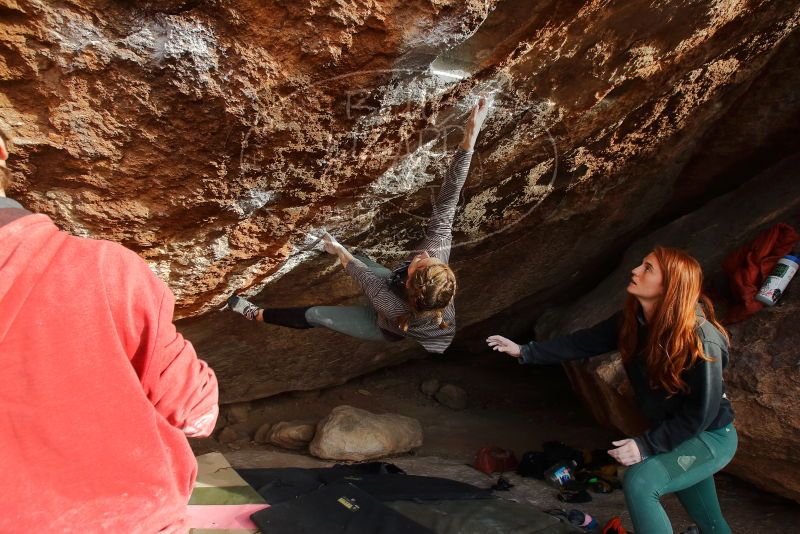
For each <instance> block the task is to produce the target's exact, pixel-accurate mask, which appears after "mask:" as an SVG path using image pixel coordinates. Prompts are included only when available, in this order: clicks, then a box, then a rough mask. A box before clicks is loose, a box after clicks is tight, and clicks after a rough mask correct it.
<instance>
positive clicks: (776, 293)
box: [756, 256, 800, 306]
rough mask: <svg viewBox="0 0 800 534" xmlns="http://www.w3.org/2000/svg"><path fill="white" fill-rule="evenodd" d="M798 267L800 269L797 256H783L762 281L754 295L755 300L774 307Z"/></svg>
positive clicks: (799, 259) (799, 260)
mask: <svg viewBox="0 0 800 534" xmlns="http://www.w3.org/2000/svg"><path fill="white" fill-rule="evenodd" d="M798 267H800V258H798V257H797V256H784V257H783V258H781V259H780V260H778V263H777V264H776V265H775V268H774V269H773V270H772V272H771V273H770V275H769V276H768V277H767V279H766V280H764V284H763V285H762V286H761V290H760V291H759V292H758V295H756V300H757V301H759V302H762V303H764V304H766V305H767V306H774V305H775V304H776V303H777V302H778V299H779V298H781V294H783V291H784V289H786V286H787V285H789V280H791V279H792V277H793V276H794V273H796V272H797V269H798Z"/></svg>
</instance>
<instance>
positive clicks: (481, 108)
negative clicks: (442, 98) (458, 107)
mask: <svg viewBox="0 0 800 534" xmlns="http://www.w3.org/2000/svg"><path fill="white" fill-rule="evenodd" d="M488 112H489V100H488V99H487V98H486V97H485V96H481V97H480V98H479V99H478V103H477V104H475V105H474V106H472V109H471V110H470V113H469V118H468V119H467V124H466V125H465V127H464V139H463V140H462V141H461V148H462V149H464V150H472V149H473V148H474V147H475V141H477V139H478V134H479V133H480V132H481V128H482V127H483V121H485V120H486V114H487V113H488Z"/></svg>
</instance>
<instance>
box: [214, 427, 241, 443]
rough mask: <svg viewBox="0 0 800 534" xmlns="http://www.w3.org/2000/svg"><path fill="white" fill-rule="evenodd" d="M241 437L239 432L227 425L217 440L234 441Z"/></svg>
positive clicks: (222, 441) (223, 441) (221, 441)
mask: <svg viewBox="0 0 800 534" xmlns="http://www.w3.org/2000/svg"><path fill="white" fill-rule="evenodd" d="M237 439H239V433H238V432H236V431H235V430H234V429H232V428H231V427H229V426H226V427H225V428H223V429H222V431H221V432H220V433H219V435H218V436H217V441H219V442H220V443H233V442H234V441H236V440H237Z"/></svg>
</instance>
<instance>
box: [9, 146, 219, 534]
mask: <svg viewBox="0 0 800 534" xmlns="http://www.w3.org/2000/svg"><path fill="white" fill-rule="evenodd" d="M7 159H8V151H7V149H6V145H5V143H4V142H3V140H2V138H0V473H2V480H3V483H2V485H0V532H81V533H93V532H125V533H139V532H141V533H151V532H167V533H171V532H182V531H185V526H184V516H185V514H186V506H187V503H188V500H189V494H190V493H191V490H192V486H193V484H194V480H195V476H196V474H197V462H196V460H195V458H194V455H193V454H192V450H191V448H190V447H189V443H188V441H187V439H186V438H187V436H188V437H204V436H208V435H209V434H210V433H211V431H212V430H213V428H214V424H215V422H216V419H217V415H218V413H219V408H218V389H217V380H216V377H215V376H214V372H213V371H212V370H211V369H210V368H209V367H208V365H207V364H206V363H205V362H203V361H201V360H199V359H198V358H197V355H196V354H195V351H194V348H193V347H192V345H191V344H190V343H189V342H188V341H186V340H185V339H184V338H183V337H182V336H181V335H180V334H179V333H178V332H177V331H176V330H175V326H174V325H173V324H172V315H173V308H174V297H173V295H172V292H171V291H170V290H169V288H168V287H167V286H166V284H165V283H164V282H162V281H161V280H159V279H158V278H157V277H156V276H155V275H154V274H153V273H152V272H151V271H150V269H149V268H148V266H147V264H146V263H145V262H144V261H143V260H142V259H141V258H139V256H137V255H136V254H135V253H133V252H131V251H130V250H127V249H126V248H124V247H123V246H121V245H118V244H115V243H111V242H109V241H101V240H94V239H84V238H79V237H75V236H72V235H69V234H67V233H65V232H62V231H60V230H59V229H58V228H57V227H56V226H55V225H54V224H53V221H51V220H50V218H49V217H47V216H45V215H41V214H34V213H31V212H30V211H27V210H25V209H24V208H23V207H22V206H21V205H20V204H19V203H17V202H15V201H13V200H11V199H9V198H6V196H5V192H6V190H8V187H9V185H10V176H11V175H10V172H9V170H8V168H6V160H7Z"/></svg>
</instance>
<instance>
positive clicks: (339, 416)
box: [309, 406, 422, 461]
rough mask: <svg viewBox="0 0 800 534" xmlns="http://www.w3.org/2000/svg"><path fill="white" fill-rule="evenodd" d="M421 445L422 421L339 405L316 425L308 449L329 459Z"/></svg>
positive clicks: (361, 456)
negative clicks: (420, 422) (314, 433)
mask: <svg viewBox="0 0 800 534" xmlns="http://www.w3.org/2000/svg"><path fill="white" fill-rule="evenodd" d="M421 445H422V426H421V425H420V424H419V421H417V420H416V419H412V418H411V417H406V416H404V415H398V414H381V415H378V414H374V413H370V412H368V411H366V410H360V409H358V408H353V407H352V406H337V407H336V408H334V409H333V411H332V412H331V413H330V415H328V416H327V417H326V418H325V419H323V420H322V421H320V423H319V424H318V425H317V433H316V436H314V441H312V442H311V445H310V446H309V452H310V453H311V454H313V455H314V456H316V457H318V458H323V459H326V460H349V461H360V460H370V459H374V458H382V457H384V456H390V455H393V454H400V453H404V452H408V451H410V450H411V449H414V448H416V447H420V446H421Z"/></svg>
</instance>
